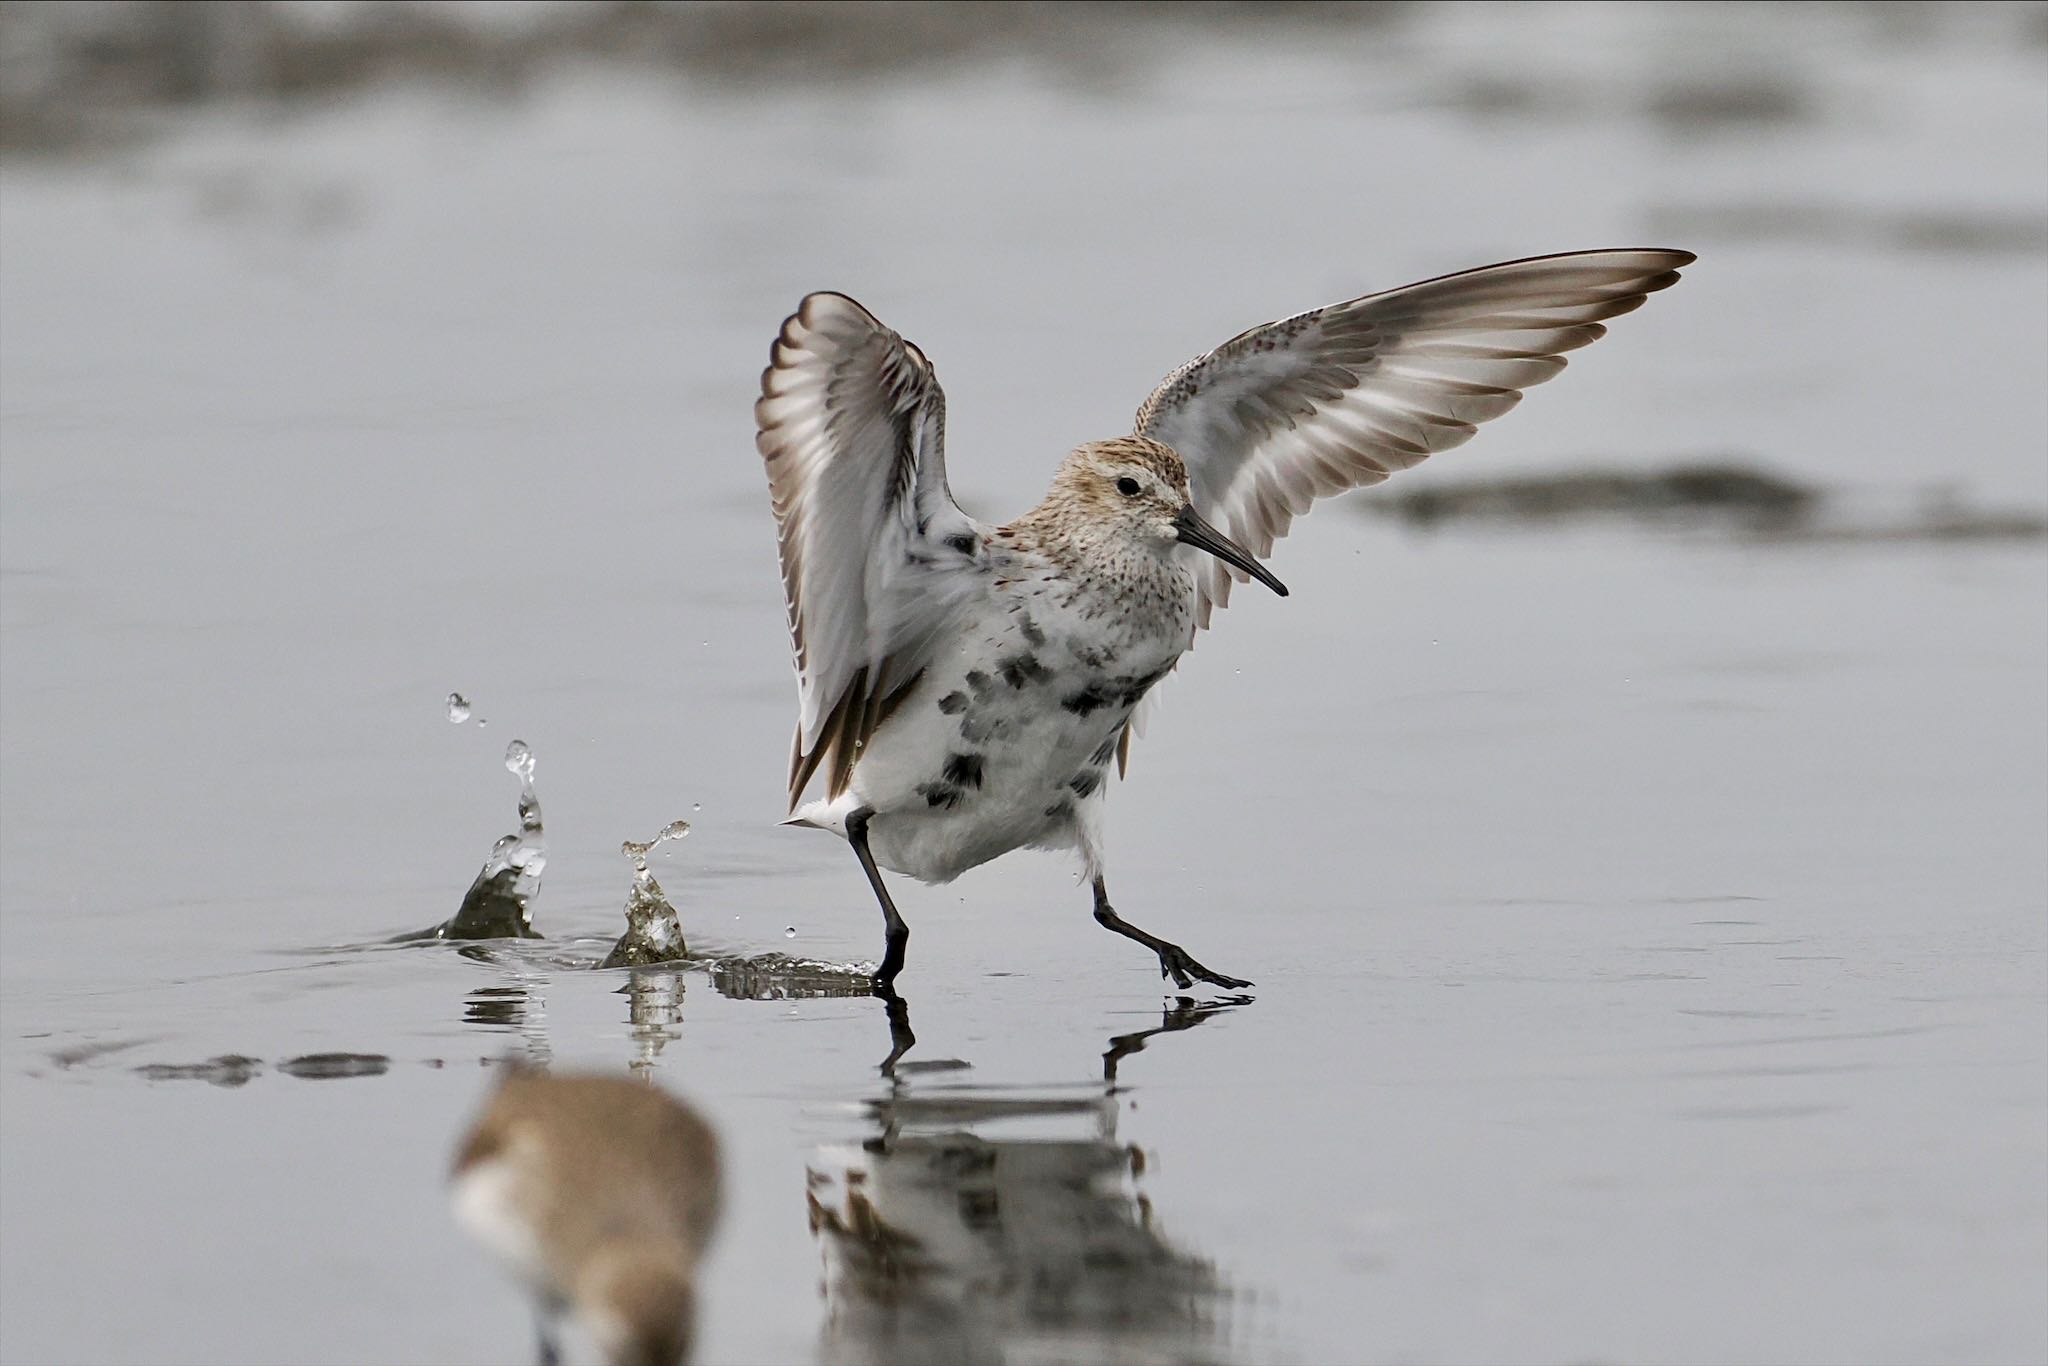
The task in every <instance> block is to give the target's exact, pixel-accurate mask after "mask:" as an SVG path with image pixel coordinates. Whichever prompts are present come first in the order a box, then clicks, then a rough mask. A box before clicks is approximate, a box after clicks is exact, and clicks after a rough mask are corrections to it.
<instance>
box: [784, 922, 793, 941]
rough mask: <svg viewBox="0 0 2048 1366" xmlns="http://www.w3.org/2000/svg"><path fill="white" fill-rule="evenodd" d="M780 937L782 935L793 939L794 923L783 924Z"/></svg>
mask: <svg viewBox="0 0 2048 1366" xmlns="http://www.w3.org/2000/svg"><path fill="white" fill-rule="evenodd" d="M782 937H783V938H784V939H794V938H796V926H794V925H785V926H784V927H783V930H782Z"/></svg>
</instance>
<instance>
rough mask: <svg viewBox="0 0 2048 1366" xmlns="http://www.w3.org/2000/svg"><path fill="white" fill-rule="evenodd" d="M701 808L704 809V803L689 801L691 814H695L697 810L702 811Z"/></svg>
mask: <svg viewBox="0 0 2048 1366" xmlns="http://www.w3.org/2000/svg"><path fill="white" fill-rule="evenodd" d="M703 809H704V803H702V802H691V803H690V813H691V814H692V815H695V814H696V813H697V812H699V811H702V810H703Z"/></svg>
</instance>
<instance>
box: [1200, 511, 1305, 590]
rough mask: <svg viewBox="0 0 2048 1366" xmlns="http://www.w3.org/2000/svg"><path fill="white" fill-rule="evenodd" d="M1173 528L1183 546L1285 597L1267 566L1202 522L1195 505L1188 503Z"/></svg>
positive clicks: (1283, 585)
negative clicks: (1203, 554) (1240, 570)
mask: <svg viewBox="0 0 2048 1366" xmlns="http://www.w3.org/2000/svg"><path fill="white" fill-rule="evenodd" d="M1173 529H1174V530H1175V531H1176V532H1178V533H1179V535H1180V543H1181V544H1182V545H1191V546H1193V547H1195V548H1196V549H1197V550H1206V551H1208V552H1209V553H1210V554H1211V555H1214V556H1215V557H1216V558H1217V559H1219V560H1221V561H1223V563H1225V564H1229V565H1236V566H1237V567H1238V568H1239V569H1242V570H1243V571H1244V572H1245V573H1247V574H1249V575H1251V576H1252V577H1253V578H1255V579H1257V580H1258V581H1259V582H1260V583H1263V584H1264V585H1266V587H1268V588H1270V589H1272V590H1273V591H1274V592H1275V593H1278V594H1279V595H1280V596H1281V597H1283V598H1284V597H1286V596H1287V585H1286V584H1284V583H1282V582H1280V580H1278V579H1276V578H1274V577H1273V576H1272V574H1271V573H1269V572H1267V569H1266V566H1264V565H1262V564H1260V563H1259V562H1258V561H1257V560H1255V559H1253V558H1252V557H1251V552H1250V551H1248V550H1246V549H1245V548H1244V547H1243V546H1241V545H1239V544H1238V543H1237V542H1236V541H1233V540H1231V539H1230V538H1229V537H1228V536H1226V535H1224V534H1223V533H1222V532H1220V531H1218V530H1217V529H1216V528H1215V527H1213V526H1210V525H1209V524H1208V523H1207V522H1205V521H1203V520H1202V519H1201V517H1200V515H1198V514H1197V513H1196V512H1195V505H1194V504H1193V503H1189V504H1188V505H1187V506H1186V507H1184V508H1182V509H1181V510H1180V515H1179V516H1178V517H1175V518H1174V519H1173Z"/></svg>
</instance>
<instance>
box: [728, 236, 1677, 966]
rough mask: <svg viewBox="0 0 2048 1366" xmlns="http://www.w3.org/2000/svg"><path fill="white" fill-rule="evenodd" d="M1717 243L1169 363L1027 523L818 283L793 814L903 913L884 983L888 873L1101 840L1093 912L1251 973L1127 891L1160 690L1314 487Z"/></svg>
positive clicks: (1580, 263) (1404, 291)
mask: <svg viewBox="0 0 2048 1366" xmlns="http://www.w3.org/2000/svg"><path fill="white" fill-rule="evenodd" d="M1692 259H1693V257H1692V254H1691V253H1690V252H1683V251H1667V250H1622V251H1588V252H1572V253H1568V254H1565V255H1561V256H1544V257H1536V258H1532V259H1530V260H1524V261H1510V262H1507V263H1505V264H1502V265H1495V266H1486V267H1483V268H1481V269H1479V270H1470V271H1465V272H1462V273H1460V274H1456V275H1446V276H1443V277H1441V278H1439V279H1434V280H1425V281H1423V282H1422V283H1420V284H1413V285H1408V286H1405V287H1403V288H1401V289H1395V290H1389V291H1387V292H1385V293H1382V294H1369V295H1366V296H1364V297H1362V298H1357V299H1352V300H1349V301H1347V302H1344V303H1338V304H1332V305H1330V306H1328V307H1326V308H1318V309H1311V310H1310V311H1309V312H1306V313H1301V314H1297V315H1296V316H1294V317H1291V318H1286V319H1283V320H1282V321H1280V322H1274V323H1267V324H1266V325H1264V326H1263V327H1255V328H1253V329H1251V330H1250V331H1248V332H1245V333H1242V334H1241V335H1239V336H1237V337H1234V338H1232V339H1231V340H1230V341H1227V342H1225V343H1224V344H1223V345H1221V346H1219V347H1217V348H1216V349H1215V350H1213V351H1210V352H1208V353H1206V354H1204V355H1201V356H1198V357H1196V358H1195V359H1194V360H1192V361H1190V362H1188V363H1187V364H1186V365H1183V366H1182V367H1181V368H1180V369H1178V370H1176V371H1174V372H1173V373H1172V374H1171V375H1169V376H1167V377H1166V379H1165V381H1164V382H1162V383H1161V384H1160V385H1159V387H1158V388H1157V389H1155V390H1154V391H1153V393H1152V396H1151V397H1150V398H1148V399H1146V400H1145V402H1144V404H1143V405H1142V406H1141V407H1140V408H1139V409H1138V416H1137V423H1136V430H1135V431H1134V432H1133V433H1132V434H1131V435H1129V436H1125V437H1119V438H1116V439H1114V440H1110V441H1094V442H1090V443H1088V444H1087V445H1084V446H1081V447H1079V448H1077V449H1076V450H1074V451H1073V452H1072V453H1070V454H1069V455H1068V456H1067V457H1066V459H1065V460H1064V461H1063V462H1062V463H1061V465H1060V468H1059V471H1058V473H1057V474H1055V475H1054V476H1053V482H1052V488H1051V490H1050V491H1049V492H1048V493H1047V494H1046V495H1045V498H1044V500H1043V501H1042V502H1040V503H1039V505H1038V506H1037V507H1035V508H1033V509H1032V510H1031V511H1030V512H1028V513H1026V514H1025V515H1024V516H1022V517H1020V518H1018V519H1017V520H1016V521H1014V522H1011V523H1009V524H1008V525H1005V526H989V525H987V524H985V523H982V522H978V521H976V520H975V519H974V518H972V517H969V516H968V515H967V514H966V513H965V512H962V511H961V510H960V508H959V507H958V506H957V505H956V504H955V503H954V502H953V497H952V493H951V492H950V490H949V489H948V487H947V484H946V463H945V410H946V404H945V395H944V394H943V393H942V392H941V390H940V388H939V383H938V379H937V377H936V376H935V375H934V373H933V371H932V366H931V362H929V361H928V360H926V359H925V356H924V353H923V352H922V351H920V350H918V348H917V347H915V346H913V345H911V344H910V343H909V342H906V341H905V340H903V338H902V337H900V336H898V335H897V334H896V333H894V332H892V331H890V330H889V329H888V328H887V327H884V326H883V325H882V324H881V323H880V322H879V321H877V320H876V318H875V317H874V315H873V314H871V313H869V312H868V311H867V310H866V309H865V308H862V307H861V306H860V305H859V304H857V303H855V302H854V301H853V300H852V299H849V298H847V297H846V296H845V295H843V294H834V293H819V294H812V295H810V296H808V297H807V298H805V299H804V301H803V303H802V304H801V306H799V307H798V309H797V311H796V312H795V313H794V314H792V315H791V316H790V317H789V319H788V320H787V321H785V322H784V323H783V325H782V333H781V336H780V337H779V338H778V339H777V340H776V342H775V345H774V348H773V350H772V352H771V358H770V363H769V366H768V369H767V370H766V371H765V372H764V373H763V375H762V377H761V398H760V400H759V402H757V403H756V404H755V408H754V412H755V418H756V421H757V422H758V424H759V427H760V434H759V436H758V438H757V444H758V445H759V447H760V451H761V454H762V456H763V457H765V459H766V460H767V464H768V482H769V489H770V493H771V495H772V497H773V501H774V506H775V518H776V523H777V528H778V531H779V541H780V548H781V553H782V575H783V585H784V589H785V591H786V595H787V598H788V604H789V624H790V636H791V640H792V643H793V647H794V650H795V655H796V666H797V676H798V689H799V698H800V704H801V712H800V716H799V719H798V723H797V731H796V744H795V751H794V754H793V756H792V758H791V761H790V774H789V796H790V809H791V811H792V813H793V815H792V818H791V823H792V824H800V825H809V826H815V827H817V828H820V829H824V830H829V831H832V832H834V833H837V834H839V835H841V836H843V837H844V838H845V839H846V840H847V842H848V843H850V844H851V845H852V846H853V850H854V853H855V854H856V855H857V856H858V857H859V859H860V863H861V867H862V869H863V870H864V871H865V872H866V874H867V877H868V881H869V883H870V884H871V885H872V886H873V888H874V891H875V895H876V897H877V898H878V899H879V900H880V902H881V905H882V914H883V917H884V921H885V924H886V945H885V952H884V955H883V958H882V962H881V966H880V968H879V970H878V972H877V973H876V986H877V989H878V990H879V991H880V992H882V993H883V994H885V995H886V994H888V992H889V991H890V990H891V985H892V983H893V981H894V979H895V977H896V975H897V973H899V972H900V971H901V970H902V968H903V960H904V950H905V947H906V945H907V944H908V942H909V939H910V930H909V928H908V926H906V925H905V924H904V923H903V917H902V916H901V915H900V914H898V913H897V910H896V907H895V904H894V903H893V902H892V901H891V900H890V897H889V892H888V888H887V887H886V886H885V885H884V884H883V882H882V876H881V871H880V870H881V869H882V868H888V869H891V870H893V871H895V872H899V873H906V874H908V875H910V876H912V877H915V878H918V879H920V880H922V881H925V882H947V881H950V880H951V879H953V878H954V877H957V876H958V875H959V874H961V873H962V872H965V871H966V870H967V869H969V868H973V867H975V866H977V865H979V864H982V863H986V862H987V861H989V860H990V859H993V858H995V857H997V856H998V855H1000V854H1005V853H1008V852H1009V851H1011V850H1012V849H1018V848H1024V847H1033V848H1043V849H1075V850H1078V851H1079V852H1080V855H1081V861H1082V866H1083V876H1084V877H1085V878H1087V879H1088V880H1089V882H1090V883H1091V885H1092V887H1093V889H1094V896H1095V918H1096V920H1097V921H1099V922H1100V923H1101V924H1102V925H1104V926H1105V927H1107V928H1109V929H1111V930H1114V931H1116V932H1117V933H1118V934H1121V935H1124V936H1126V937H1128V938H1131V939H1135V940H1137V941H1138V942H1139V943H1141V944H1143V945H1144V946H1145V947H1146V948H1149V949H1151V950H1152V951H1153V952H1154V953H1156V954H1157V955H1158V956H1159V970H1160V975H1161V976H1166V977H1171V978H1173V979H1174V981H1175V982H1176V983H1178V984H1179V985H1180V986H1182V987H1187V986H1189V985H1191V979H1193V978H1200V979H1201V980H1203V981H1205V982H1210V983H1213V984H1215V985H1217V986H1222V987H1242V986H1249V985H1250V983H1249V982H1246V981H1243V980H1241V979H1239V978H1236V977H1230V976H1226V975H1224V974H1222V973H1218V972H1212V971H1210V970H1209V969H1208V968H1206V967H1204V966H1203V965H1202V964H1201V963H1199V962H1197V961H1195V959H1194V958H1193V957H1191V956H1190V955H1189V954H1188V953H1187V951H1186V950H1184V949H1182V948H1181V947H1180V946H1179V945H1177V944H1172V943H1168V942H1167V941H1166V940H1163V939H1159V938H1157V937H1155V936H1153V935H1150V934H1147V933H1146V932H1145V931H1143V930H1141V929H1139V928H1138V927H1137V926H1135V925H1132V924H1131V923H1130V922H1128V921H1126V920H1124V919H1123V918H1122V917H1121V916H1119V915H1118V914H1117V913H1116V911H1115V910H1114V909H1112V908H1111V906H1110V902H1109V893H1108V890H1107V888H1106V886H1105V884H1104V881H1103V871H1102V868H1103V860H1102V807H1103V799H1104V794H1105V791H1106V789H1107V785H1108V775H1109V767H1110V764H1111V762H1112V761H1115V762H1116V764H1117V768H1118V772H1119V773H1121V772H1122V771H1123V768H1124V766H1125V764H1126V763H1127V762H1128V756H1129V752H1130V743H1131V721H1132V711H1133V709H1134V708H1135V707H1136V706H1137V705H1138V702H1139V700H1140V699H1141V698H1142V697H1144V695H1145V693H1146V691H1147V690H1148V689H1150V688H1151V687H1152V686H1153V684H1155V683H1157V682H1158V681H1159V680H1160V679H1161V678H1162V677H1164V676H1165V675H1166V673H1167V672H1168V671H1169V670H1171V669H1172V668H1173V667H1174V663H1175V661H1177V660H1178V659H1179V658H1180V656H1181V655H1182V653H1184V652H1185V651H1186V650H1187V649H1188V648H1189V647H1190V646H1191V645H1192V644H1193V643H1194V636H1195V632H1196V631H1197V630H1199V629H1201V628H1202V627H1205V626H1207V625H1208V624H1209V619H1210V617H1211V615H1212V614H1213V613H1214V612H1215V610H1216V609H1217V608H1219V607H1221V606H1223V605H1224V603H1225V601H1226V600H1227V599H1228V597H1229V593H1230V586H1231V583H1232V581H1233V580H1236V581H1238V582H1243V581H1244V580H1245V579H1246V578H1255V579H1258V580H1259V581H1260V582H1261V583H1263V584H1265V585H1266V586H1267V587H1269V588H1271V589H1272V590H1273V591H1274V592H1276V593H1281V594H1285V593H1286V592H1287V590H1286V588H1285V587H1283V586H1282V585H1281V583H1280V581H1279V580H1278V579H1276V578H1274V577H1273V575H1272V574H1271V573H1269V572H1268V571H1267V570H1266V569H1265V568H1264V567H1263V566H1262V565H1261V564H1260V559H1261V558H1262V557H1263V556H1265V555H1267V554H1268V553H1270V552H1271V550H1272V548H1273V542H1274V541H1275V539H1276V538H1278V537H1280V536H1282V535H1284V534H1285V533H1286V531H1287V528H1288V525H1289V524H1290V523H1291V522H1292V521H1293V520H1294V518H1295V517H1297V516H1299V515H1301V514H1302V513H1304V512H1306V511H1308V509H1309V506H1310V504H1311V503H1313V502H1314V501H1315V500H1316V499H1317V498H1319V497H1323V496H1326V495H1329V494H1333V493H1339V492H1342V491H1344V490H1346V489H1353V488H1358V487H1360V486H1362V485H1366V484H1374V483H1377V482H1379V481H1380V480H1382V479H1385V478H1386V477H1387V476H1388V475H1389V474H1391V473H1392V472H1393V471H1395V470H1399V469H1405V468H1407V467H1408V466H1410V465H1413V464H1415V463H1417V462H1418V461H1420V460H1422V459H1424V458H1425V457H1427V456H1429V455H1432V454H1434V453H1436V452H1437V451H1441V450H1447V449H1449V448H1450V447H1452V446H1456V445H1458V444H1460V443H1461V442H1463V441H1465V440H1466V439H1467V438H1469V437H1470V436H1471V435H1472V434H1473V431H1474V429H1475V428H1476V427H1477V425H1478V424H1479V423H1481V422H1485V421H1487V420H1489V419H1491V418H1495V417H1499V416H1500V415H1501V414H1502V413H1504V412H1506V411H1507V410H1508V409H1510V408H1512V407H1514V406H1515V404H1516V403H1517V402H1519V401H1520V399H1521V397H1522V391H1523V390H1524V389H1526V388H1528V387H1529V386H1530V385H1532V384H1540V383H1542V382H1543V381H1544V380H1546V379H1549V378H1550V377H1551V376H1553V375H1555V374H1556V373H1557V372H1558V371H1559V370H1561V369H1563V368H1564V364H1565V362H1564V358H1563V355H1562V353H1563V352H1566V351H1571V350H1574V349H1576V348H1578V347H1581V346H1585V345H1587V344H1588V343H1590V342H1593V341H1596V340H1598V339H1599V338H1600V337H1601V336H1603V335H1604V334H1605V330H1606V329H1605V328H1603V327H1602V326H1601V321H1602V320H1603V319H1607V318H1612V317H1614V316H1616V315H1617V314H1622V313H1627V312H1629V311H1630V310H1631V309H1634V308H1636V307H1637V306H1639V305H1640V304H1641V303H1642V302H1643V300H1644V298H1645V297H1646V296H1647V295H1649V294H1651V293H1652V292H1654V291H1656V290H1660V289H1664V288H1666V287H1668V286H1670V285H1671V284H1673V283H1674V282H1676V281H1677V279H1678V269H1679V268H1680V267H1681V266H1684V265H1686V264H1687V263H1689V262H1690V261H1692ZM1192 551H1200V552H1205V553H1206V555H1207V556H1209V557H1211V558H1208V559H1202V558H1200V557H1198V556H1196V555H1194V554H1192V553H1191V552H1192ZM814 780H821V781H822V786H823V789H824V791H823V794H822V795H821V796H818V797H816V798H815V799H814V800H811V801H810V802H808V803H806V802H805V801H804V800H803V799H804V795H805V793H806V791H807V790H809V789H810V787H811V785H812V783H813V782H814Z"/></svg>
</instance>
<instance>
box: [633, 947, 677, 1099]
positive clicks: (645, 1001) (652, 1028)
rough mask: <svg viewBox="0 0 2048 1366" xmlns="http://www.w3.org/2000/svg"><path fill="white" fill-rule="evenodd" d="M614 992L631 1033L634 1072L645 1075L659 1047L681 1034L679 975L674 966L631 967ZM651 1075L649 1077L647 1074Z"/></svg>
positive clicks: (658, 1055) (658, 1054)
mask: <svg viewBox="0 0 2048 1366" xmlns="http://www.w3.org/2000/svg"><path fill="white" fill-rule="evenodd" d="M618 994H619V995H621V996H623V997H625V998H626V1024H627V1026H628V1027H629V1028H630V1030H631V1033H632V1037H633V1049H634V1053H633V1060H632V1062H631V1063H630V1064H629V1065H630V1066H631V1067H632V1069H633V1071H634V1073H635V1074H636V1075H640V1076H649V1075H650V1073H651V1071H652V1069H653V1068H655V1067H657V1066H659V1065H660V1058H661V1050H662V1049H664V1048H666V1047H668V1045H669V1044H670V1043H671V1042H672V1041H674V1040H676V1039H680V1038H682V1037H683V1034H682V1031H681V1030H679V1029H677V1028H676V1026H677V1025H679V1024H681V1023H682V1022H683V979H682V977H681V975H680V974H678V973H677V972H676V971H675V970H674V969H667V970H659V969H655V970H647V971H635V972H634V973H633V974H632V975H631V976H630V977H628V978H627V979H626V985H624V986H622V987H620V988H619V991H618ZM650 1079H651V1077H650Z"/></svg>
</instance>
